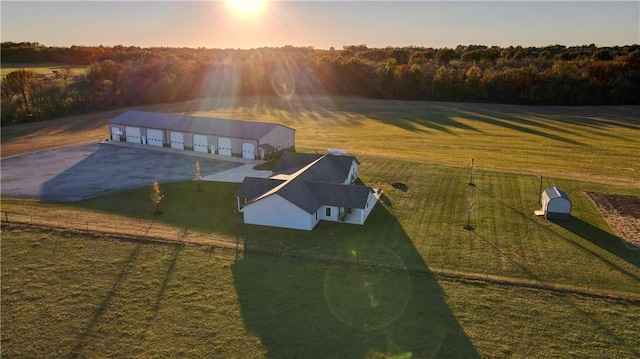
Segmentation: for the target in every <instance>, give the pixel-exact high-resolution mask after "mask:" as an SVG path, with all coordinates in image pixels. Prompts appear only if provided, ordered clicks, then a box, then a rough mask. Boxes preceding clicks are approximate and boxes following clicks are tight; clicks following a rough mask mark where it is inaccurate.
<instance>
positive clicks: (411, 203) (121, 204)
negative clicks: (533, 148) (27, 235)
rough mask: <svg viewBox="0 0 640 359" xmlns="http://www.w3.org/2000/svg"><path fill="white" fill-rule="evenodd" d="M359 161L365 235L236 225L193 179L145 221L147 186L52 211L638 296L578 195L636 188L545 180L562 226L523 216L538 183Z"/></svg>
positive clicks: (215, 188) (229, 204)
mask: <svg viewBox="0 0 640 359" xmlns="http://www.w3.org/2000/svg"><path fill="white" fill-rule="evenodd" d="M362 160H363V165H362V169H361V176H363V177H364V180H365V182H366V183H367V184H368V185H371V186H373V187H374V188H382V189H383V193H384V197H383V201H381V203H379V204H378V205H377V207H376V208H375V209H374V211H373V212H372V214H371V216H370V217H369V219H368V222H367V225H366V226H364V227H360V226H352V225H343V224H338V223H322V224H320V226H319V227H318V228H317V229H316V230H315V231H313V232H306V231H295V230H286V229H278V228H268V227H260V226H250V225H244V224H242V223H241V215H240V214H237V213H234V209H235V206H236V199H235V197H234V196H233V194H234V193H235V191H236V189H237V184H228V183H207V182H205V183H203V192H198V191H196V185H195V183H193V182H179V183H172V184H165V185H163V186H162V191H163V193H164V194H165V200H164V201H163V203H162V204H161V210H162V211H163V214H162V215H160V216H156V215H154V214H153V207H152V205H151V204H150V202H149V199H148V198H149V193H150V188H146V187H143V188H138V189H133V190H128V191H122V192H118V193H114V194H111V195H107V196H103V197H98V198H94V199H89V200H85V201H81V202H78V203H74V204H68V205H58V206H56V208H67V209H69V210H74V211H75V212H73V213H74V214H62V212H61V213H60V214H58V215H57V216H60V217H77V216H78V215H80V214H81V213H88V214H93V215H99V214H100V213H104V214H109V215H117V216H118V217H117V218H133V219H137V220H141V221H149V222H151V221H155V222H156V223H158V224H160V225H166V226H167V227H161V228H174V230H173V231H175V230H177V229H180V228H186V229H187V230H188V232H189V233H191V234H192V235H196V234H197V233H207V234H208V233H215V234H216V236H217V237H218V238H220V239H221V240H226V241H227V242H234V241H235V240H236V239H239V240H240V241H241V243H244V245H245V246H246V248H247V250H248V251H254V252H268V253H277V254H278V255H282V254H284V255H287V256H302V257H307V258H312V259H314V260H316V259H321V260H337V261H341V262H346V263H354V262H356V261H357V262H359V263H367V262H366V261H367V259H365V258H367V251H370V250H371V248H376V247H377V246H379V247H382V248H385V249H386V250H387V251H391V252H393V253H396V254H397V255H398V256H400V257H401V258H402V263H401V264H400V265H399V266H400V267H406V268H407V269H409V270H416V271H436V272H453V273H459V274H473V275H475V276H492V277H500V278H513V279H516V280H518V281H524V282H528V283H542V284H546V285H551V286H557V287H563V288H572V289H580V290H590V291H596V292H602V293H611V294H622V295H627V294H631V295H632V296H636V297H637V296H640V286H639V285H638V282H639V281H640V269H639V267H640V251H633V250H630V249H627V248H626V247H625V246H624V245H623V242H622V240H621V239H620V238H618V237H617V236H616V235H615V234H613V233H612V232H611V230H610V229H609V228H608V226H607V225H606V223H605V222H604V221H603V219H602V217H601V216H600V215H599V213H598V212H597V210H596V208H595V206H594V205H593V204H592V202H591V201H590V200H589V199H588V198H587V197H586V195H585V194H584V192H585V191H603V192H612V193H626V194H634V195H640V191H638V190H635V189H627V188H624V187H615V186H609V185H599V184H593V183H585V182H578V181H571V180H560V179H553V178H545V179H544V180H543V185H544V186H545V187H547V186H550V185H558V186H559V187H561V188H564V189H565V190H566V191H567V193H568V194H569V196H570V198H572V201H573V211H572V214H573V216H574V218H573V219H572V220H571V221H568V222H550V221H547V220H545V219H543V218H541V217H536V216H534V215H533V211H534V210H535V209H538V208H539V203H538V201H537V193H538V189H539V182H540V181H539V179H538V178H537V177H536V176H530V175H516V174H505V173H497V172H488V171H476V174H475V178H474V182H475V184H476V185H475V186H468V185H467V182H468V180H469V177H468V176H467V172H466V170H464V169H462V168H451V167H444V166H436V165H424V164H418V163H403V162H401V161H397V160H387V159H384V158H380V159H374V158H371V157H363V158H362ZM374 163H375V165H370V166H367V164H374ZM374 179H375V180H374ZM394 182H401V183H404V184H405V186H406V188H403V189H396V188H394V187H393V186H392V185H391V183H394ZM470 190H472V191H473V192H474V194H473V196H474V202H475V203H474V208H473V209H472V211H471V224H472V225H473V226H474V227H475V229H474V230H473V231H469V230H465V229H464V228H463V225H465V224H466V222H467V220H468V210H467V207H466V203H467V196H468V191H470ZM21 203H22V202H20V201H16V202H9V203H7V204H6V205H5V206H4V208H3V209H4V210H6V211H9V212H14V211H18V209H19V207H20V205H21ZM54 216H55V215H54ZM87 221H91V223H93V222H98V221H100V219H99V218H94V219H87ZM111 221H112V222H113V220H111ZM81 223H82V222H81ZM123 226H124V225H122V226H121V227H123ZM168 231H171V230H168ZM172 233H173V232H172ZM369 260H370V261H371V264H374V265H387V262H386V257H384V256H383V257H382V258H376V256H372V257H371V258H369Z"/></svg>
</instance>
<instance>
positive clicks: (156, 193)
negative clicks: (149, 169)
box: [151, 181, 164, 214]
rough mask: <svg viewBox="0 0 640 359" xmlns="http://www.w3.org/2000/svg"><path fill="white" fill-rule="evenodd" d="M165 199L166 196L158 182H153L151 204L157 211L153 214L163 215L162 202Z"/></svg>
mask: <svg viewBox="0 0 640 359" xmlns="http://www.w3.org/2000/svg"><path fill="white" fill-rule="evenodd" d="M163 199H164V194H163V193H162V191H161V190H160V184H159V183H158V181H153V184H152V185H151V202H153V204H155V205H156V211H155V212H154V213H153V214H162V212H161V211H160V202H162V200H163Z"/></svg>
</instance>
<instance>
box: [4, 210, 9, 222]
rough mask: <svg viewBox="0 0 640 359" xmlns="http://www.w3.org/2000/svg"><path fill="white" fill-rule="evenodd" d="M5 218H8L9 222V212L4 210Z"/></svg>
mask: <svg viewBox="0 0 640 359" xmlns="http://www.w3.org/2000/svg"><path fill="white" fill-rule="evenodd" d="M4 219H6V220H7V222H9V212H7V211H4Z"/></svg>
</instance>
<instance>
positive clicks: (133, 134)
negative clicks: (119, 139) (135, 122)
mask: <svg viewBox="0 0 640 359" xmlns="http://www.w3.org/2000/svg"><path fill="white" fill-rule="evenodd" d="M125 132H126V133H127V142H132V143H142V136H140V128H139V127H126V128H125Z"/></svg>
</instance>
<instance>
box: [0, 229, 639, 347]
mask: <svg viewBox="0 0 640 359" xmlns="http://www.w3.org/2000/svg"><path fill="white" fill-rule="evenodd" d="M2 237H3V238H2V243H1V245H2V268H3V272H2V283H1V285H2V343H3V346H2V354H3V357H43V358H44V357H51V358H54V357H55V358H59V357H72V356H79V357H88V358H89V357H130V358H133V357H144V358H148V357H192V358H197V357H224V358H227V357H244V358H257V357H271V358H282V357H305V358H327V357H331V358H336V357H349V358H381V357H386V356H397V357H415V358H427V357H465V358H472V357H506V356H509V357H516V358H525V357H558V356H560V357H565V356H576V357H584V358H586V357H592V358H601V357H637V356H638V355H639V354H640V353H639V352H638V347H639V346H640V341H639V339H638V336H637V331H638V329H639V328H638V323H639V322H640V310H639V309H640V306H639V305H638V304H637V303H635V304H634V303H628V302H621V301H616V300H605V299H597V298H585V297H581V296H575V295H570V294H553V293H549V292H544V291H537V290H529V289H521V288H517V287H502V286H495V285H491V284H487V283H468V282H456V281H443V280H439V281H436V280H434V279H433V278H432V277H430V276H428V275H420V274H409V273H407V272H389V271H382V272H375V271H370V270H357V269H354V268H353V267H340V266H328V265H322V264H321V265H318V264H315V263H312V262H309V261H301V260H297V259H279V258H273V257H265V256H260V255H251V254H247V255H245V256H244V258H241V259H240V260H239V261H234V255H233V252H231V251H213V252H212V251H211V250H209V249H208V248H204V247H191V246H184V245H181V244H141V243H136V242H119V241H112V240H101V239H95V238H84V237H82V236H78V235H74V236H67V235H64V234H60V233H57V232H50V231H47V230H44V231H42V230H41V231H38V230H25V229H13V230H4V231H3V234H2ZM34 323H37V325H34ZM569 323H570V324H569Z"/></svg>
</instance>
